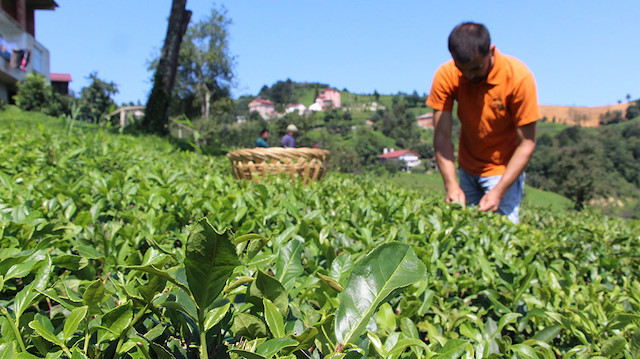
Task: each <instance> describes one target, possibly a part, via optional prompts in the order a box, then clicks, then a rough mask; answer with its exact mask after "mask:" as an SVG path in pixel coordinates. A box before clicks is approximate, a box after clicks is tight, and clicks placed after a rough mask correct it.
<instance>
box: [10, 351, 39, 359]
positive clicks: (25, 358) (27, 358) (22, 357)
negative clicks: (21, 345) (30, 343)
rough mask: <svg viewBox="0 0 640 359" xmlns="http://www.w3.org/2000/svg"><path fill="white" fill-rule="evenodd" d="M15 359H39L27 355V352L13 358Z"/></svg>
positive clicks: (29, 354)
mask: <svg viewBox="0 0 640 359" xmlns="http://www.w3.org/2000/svg"><path fill="white" fill-rule="evenodd" d="M15 358H16V359H40V358H38V357H37V356H35V355H33V354H31V353H28V352H22V353H18V354H16V356H15Z"/></svg>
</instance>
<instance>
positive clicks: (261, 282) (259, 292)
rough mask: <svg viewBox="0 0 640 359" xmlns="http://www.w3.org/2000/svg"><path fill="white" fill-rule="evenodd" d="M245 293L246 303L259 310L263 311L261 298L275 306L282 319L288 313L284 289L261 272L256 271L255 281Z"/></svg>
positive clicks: (287, 302) (287, 298) (287, 299)
mask: <svg viewBox="0 0 640 359" xmlns="http://www.w3.org/2000/svg"><path fill="white" fill-rule="evenodd" d="M247 293H248V297H247V301H248V302H249V303H251V304H253V305H255V306H256V307H257V308H259V309H260V310H263V309H264V306H263V302H262V298H267V299H269V300H270V301H272V302H273V304H275V306H276V307H277V308H278V309H279V310H280V314H281V315H282V316H283V317H284V316H286V315H287V313H289V296H288V295H287V292H286V291H285V289H284V287H283V286H282V284H280V282H279V281H278V280H277V279H275V278H273V277H271V276H270V275H268V274H265V273H264V272H262V271H258V274H257V275H256V280H255V281H253V282H252V283H251V285H250V286H249V290H248V292H247Z"/></svg>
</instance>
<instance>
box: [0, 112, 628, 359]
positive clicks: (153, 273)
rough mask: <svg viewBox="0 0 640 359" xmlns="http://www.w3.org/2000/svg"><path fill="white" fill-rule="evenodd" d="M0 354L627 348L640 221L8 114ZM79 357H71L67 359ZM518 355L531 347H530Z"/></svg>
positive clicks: (559, 352) (416, 354) (367, 354)
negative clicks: (483, 205)
mask: <svg viewBox="0 0 640 359" xmlns="http://www.w3.org/2000/svg"><path fill="white" fill-rule="evenodd" d="M0 141H2V143H3V145H2V146H0V156H1V157H2V158H3V159H4V161H2V162H1V163H0V168H1V169H2V171H0V183H1V184H2V186H0V303H1V304H0V309H2V313H3V315H2V317H0V327H1V329H2V336H0V357H2V358H14V357H16V358H33V357H47V358H48V357H62V356H66V357H70V358H73V357H78V358H81V357H82V358H84V357H87V358H97V357H99V358H106V357H132V358H152V357H154V358H155V357H161V358H176V359H186V358H193V357H199V356H200V355H199V354H200V353H202V355H201V356H202V357H206V355H205V352H206V353H208V355H209V356H208V357H210V358H214V357H227V358H232V359H236V358H243V357H244V358H258V359H266V358H273V357H279V358H296V357H304V358H310V357H313V358H320V357H329V356H331V357H334V358H354V359H356V358H357V359H362V358H372V359H375V358H391V357H392V358H399V359H413V358H439V357H443V358H444V357H450V358H458V357H478V356H482V357H487V358H488V357H509V358H511V357H513V358H520V357H522V358H556V357H563V358H568V359H569V358H576V357H578V355H581V356H584V357H587V356H590V357H593V356H599V357H606V358H632V357H634V355H635V353H636V352H635V349H636V348H638V346H639V345H640V318H639V317H638V314H637V313H639V312H640V298H638V293H640V269H639V268H640V262H639V260H638V258H640V242H638V240H637V235H638V233H640V222H638V221H623V220H621V219H616V218H609V217H606V216H602V215H600V214H598V213H594V212H590V211H584V212H575V211H561V212H560V213H555V212H554V211H549V210H545V209H530V210H527V213H525V215H524V221H523V223H521V224H520V225H513V224H512V223H511V222H509V221H508V220H506V219H505V218H503V217H502V216H498V215H494V214H487V213H481V212H479V211H477V210H475V209H473V208H469V207H468V208H461V207H460V206H458V205H456V204H451V205H448V204H445V203H444V202H443V201H442V198H441V196H440V195H439V194H438V195H435V194H434V193H433V192H430V191H425V190H411V189H406V188H403V187H401V186H398V185H392V184H390V183H388V182H386V181H382V180H381V177H380V176H376V175H364V176H351V175H344V174H340V173H329V174H328V176H327V177H326V178H325V179H324V180H323V181H321V182H314V183H311V184H309V185H302V184H301V183H299V182H293V183H292V182H291V181H290V180H288V179H286V178H278V177H272V178H269V179H267V180H264V179H263V180H261V181H260V182H259V183H254V182H249V181H237V180H234V179H233V178H232V177H231V175H230V171H229V162H228V160H227V159H226V158H224V157H212V156H204V155H199V154H197V153H194V152H185V151H180V150H178V149H177V148H176V147H174V146H173V145H172V144H171V143H170V142H169V141H167V140H166V139H162V138H157V137H153V136H143V135H139V136H130V135H126V134H119V133H117V131H114V132H111V130H110V129H107V128H104V127H98V126H94V125H86V124H80V123H75V124H74V126H70V122H69V121H67V120H66V119H64V118H62V119H57V118H51V117H47V116H43V115H40V114H32V113H23V112H21V111H17V110H16V109H15V108H10V109H9V111H4V112H0ZM72 353H73V354H72ZM520 354H522V355H520Z"/></svg>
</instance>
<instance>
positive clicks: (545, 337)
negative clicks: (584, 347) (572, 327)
mask: <svg viewBox="0 0 640 359" xmlns="http://www.w3.org/2000/svg"><path fill="white" fill-rule="evenodd" d="M561 330H562V328H561V327H559V326H557V325H553V326H550V327H546V328H544V329H543V330H541V331H539V332H537V333H536V335H534V336H533V338H532V339H535V340H539V341H541V342H545V343H549V342H550V341H552V340H553V339H554V338H555V337H557V336H558V334H560V331H561Z"/></svg>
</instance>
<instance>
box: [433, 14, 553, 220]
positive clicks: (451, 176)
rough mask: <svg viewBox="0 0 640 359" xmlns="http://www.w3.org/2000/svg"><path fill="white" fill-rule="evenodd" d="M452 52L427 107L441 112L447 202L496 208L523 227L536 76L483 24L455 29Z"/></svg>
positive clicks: (440, 153) (438, 137) (439, 153)
mask: <svg viewBox="0 0 640 359" xmlns="http://www.w3.org/2000/svg"><path fill="white" fill-rule="evenodd" d="M449 52H450V53H451V57H452V60H450V61H448V62H446V63H444V64H443V65H442V66H440V68H438V70H437V71H436V74H435V76H434V79H433V84H432V87H431V92H430V94H429V97H428V99H427V102H426V103H427V106H429V107H432V108H433V109H434V123H435V133H434V140H433V144H434V147H435V152H436V160H437V162H438V167H439V169H440V173H441V174H442V178H443V180H444V185H445V189H446V196H445V201H446V202H448V203H449V202H459V203H462V204H469V205H477V206H478V209H479V210H481V211H494V212H495V211H497V212H500V213H502V214H504V215H506V216H507V217H508V218H509V219H510V220H511V221H512V222H514V223H518V222H519V210H520V201H521V200H522V194H523V191H524V168H525V166H526V165H527V163H528V162H529V160H530V159H531V156H532V155H533V151H534V149H535V136H536V121H537V120H538V119H539V118H540V115H539V110H538V101H537V94H536V85H535V80H534V78H533V74H532V73H531V71H529V69H528V68H527V67H526V66H525V65H524V64H523V63H522V62H520V61H519V60H517V59H515V58H513V57H510V56H506V55H503V54H501V53H500V52H498V50H497V49H496V46H495V45H493V44H491V37H490V35H489V31H488V30H487V28H486V27H485V26H484V25H482V24H478V23H473V22H466V23H462V24H460V25H458V26H456V27H455V28H454V29H453V31H452V32H451V34H450V35H449ZM454 101H457V102H458V112H457V114H458V118H459V119H460V124H461V129H460V140H459V150H458V166H459V168H458V174H459V177H460V183H458V180H457V178H456V166H455V162H454V161H455V160H454V151H453V144H452V140H451V127H452V121H453V116H452V110H453V103H454Z"/></svg>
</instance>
